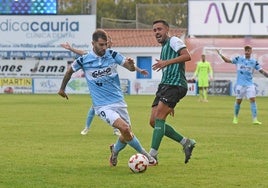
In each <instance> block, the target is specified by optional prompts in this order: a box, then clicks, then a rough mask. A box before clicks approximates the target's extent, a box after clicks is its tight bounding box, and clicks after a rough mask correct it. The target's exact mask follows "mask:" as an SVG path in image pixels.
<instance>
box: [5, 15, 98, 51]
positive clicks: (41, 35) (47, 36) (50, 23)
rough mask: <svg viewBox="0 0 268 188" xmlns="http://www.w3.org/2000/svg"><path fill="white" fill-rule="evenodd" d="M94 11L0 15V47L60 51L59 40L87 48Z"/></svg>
mask: <svg viewBox="0 0 268 188" xmlns="http://www.w3.org/2000/svg"><path fill="white" fill-rule="evenodd" d="M95 29H96V15H55V16H54V15H42V16H41V15H40V16H32V15H28V16H27V15H25V16H24V15H19V16H18V15H17V16H15V15H14V16H13V15H2V16H0V50H1V51H41V52H42V51H54V52H55V51H62V50H63V49H62V47H61V46H60V44H61V43H65V42H69V43H70V44H71V45H72V46H73V47H76V48H80V49H89V48H90V44H91V35H92V33H93V32H94V31H95Z"/></svg>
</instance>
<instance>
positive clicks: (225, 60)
mask: <svg viewBox="0 0 268 188" xmlns="http://www.w3.org/2000/svg"><path fill="white" fill-rule="evenodd" d="M216 52H217V53H218V55H219V56H220V57H221V58H222V60H223V61H224V62H225V63H232V61H231V59H229V58H227V57H225V56H224V55H222V53H221V50H220V49H216Z"/></svg>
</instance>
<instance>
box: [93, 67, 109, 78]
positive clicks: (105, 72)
mask: <svg viewBox="0 0 268 188" xmlns="http://www.w3.org/2000/svg"><path fill="white" fill-rule="evenodd" d="M111 74H112V69H111V67H108V68H105V69H99V70H96V71H94V72H92V77H93V78H98V77H102V76H107V75H111Z"/></svg>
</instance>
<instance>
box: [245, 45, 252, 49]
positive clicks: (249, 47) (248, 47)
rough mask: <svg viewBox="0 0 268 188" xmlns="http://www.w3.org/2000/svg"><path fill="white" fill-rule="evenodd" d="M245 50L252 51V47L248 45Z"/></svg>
mask: <svg viewBox="0 0 268 188" xmlns="http://www.w3.org/2000/svg"><path fill="white" fill-rule="evenodd" d="M244 49H245V50H251V49H252V47H251V46H250V45H246V46H245V47H244Z"/></svg>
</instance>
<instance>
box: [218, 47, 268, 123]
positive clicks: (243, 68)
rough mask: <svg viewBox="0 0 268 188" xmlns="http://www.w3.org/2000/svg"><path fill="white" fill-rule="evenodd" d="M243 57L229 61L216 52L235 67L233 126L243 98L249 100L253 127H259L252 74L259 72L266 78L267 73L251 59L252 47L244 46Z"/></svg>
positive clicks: (236, 120) (236, 121)
mask: <svg viewBox="0 0 268 188" xmlns="http://www.w3.org/2000/svg"><path fill="white" fill-rule="evenodd" d="M244 50H245V55H244V56H237V57H234V58H233V59H229V58H227V57H225V56H223V55H222V54H221V52H220V50H217V52H218V54H219V56H220V57H221V58H222V59H223V60H224V61H225V62H226V63H232V64H235V65H236V73H237V79H236V87H235V92H236V102H235V105H234V118H233V124H238V114H239V110H240V105H241V103H242V100H243V98H244V97H247V98H248V99H249V100H250V109H251V114H252V119H253V120H252V123H253V124H254V125H261V124H262V123H261V122H260V121H258V119H257V105H256V101H255V98H256V88H255V85H254V83H253V72H254V70H257V71H259V72H260V73H261V74H263V75H264V76H265V77H268V73H267V71H265V70H264V69H262V67H261V66H260V65H259V63H258V61H257V60H256V59H254V58H252V57H251V53H252V47H251V46H249V45H246V46H245V47H244Z"/></svg>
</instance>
